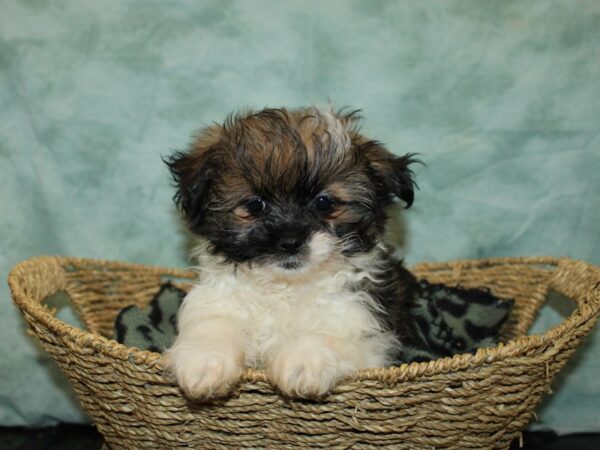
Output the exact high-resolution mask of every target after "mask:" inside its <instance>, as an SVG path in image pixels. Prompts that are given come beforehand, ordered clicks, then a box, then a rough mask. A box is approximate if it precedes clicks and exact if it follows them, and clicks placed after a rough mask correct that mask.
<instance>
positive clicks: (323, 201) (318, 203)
mask: <svg viewBox="0 0 600 450" xmlns="http://www.w3.org/2000/svg"><path fill="white" fill-rule="evenodd" d="M334 206H335V203H334V201H333V200H332V199H331V197H329V196H328V195H325V194H321V195H319V196H318V197H317V198H316V199H315V208H317V209H318V210H319V211H320V212H322V213H323V214H329V213H331V212H332V211H333V208H334Z"/></svg>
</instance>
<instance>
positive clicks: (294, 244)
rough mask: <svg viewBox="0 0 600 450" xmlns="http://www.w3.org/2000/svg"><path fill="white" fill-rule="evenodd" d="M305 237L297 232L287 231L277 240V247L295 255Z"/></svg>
mask: <svg viewBox="0 0 600 450" xmlns="http://www.w3.org/2000/svg"><path fill="white" fill-rule="evenodd" d="M302 241H303V237H302V236H300V235H298V234H296V233H286V234H284V235H283V236H281V237H280V238H279V240H278V241H277V248H278V249H279V250H281V251H283V252H285V253H288V254H290V255H294V254H296V253H298V250H300V247H301V246H302Z"/></svg>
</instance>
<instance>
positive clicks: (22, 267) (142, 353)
mask: <svg viewBox="0 0 600 450" xmlns="http://www.w3.org/2000/svg"><path fill="white" fill-rule="evenodd" d="M49 263H50V264H55V265H56V266H57V267H60V268H62V270H63V271H64V269H65V267H66V266H68V265H69V264H70V263H74V264H76V263H84V264H93V265H96V266H106V267H110V268H114V269H138V270H140V269H141V270H144V271H147V272H151V273H154V274H156V275H160V276H167V277H168V276H171V277H176V278H184V279H189V280H190V281H191V280H193V278H194V277H195V276H196V275H197V272H196V271H194V270H191V269H187V270H186V269H176V268H165V267H159V266H153V265H147V264H139V263H130V262H124V261H111V260H106V259H93V258H79V257H68V256H37V257H33V258H29V259H26V260H24V261H22V262H20V263H18V264H16V265H15V266H14V267H13V268H12V269H11V270H10V272H9V276H8V284H9V286H10V290H11V292H12V297H13V301H14V303H15V304H16V305H17V307H18V308H20V309H21V310H22V311H23V312H26V313H27V314H29V315H31V316H32V317H33V318H34V319H35V320H36V321H38V322H39V323H40V324H42V325H43V326H45V327H47V328H48V329H49V330H51V331H53V332H54V333H58V334H59V335H67V336H68V337H69V338H70V339H71V340H73V341H74V342H76V343H77V344H78V345H80V346H83V347H87V348H90V349H93V350H94V351H96V352H100V353H102V354H103V355H105V356H107V357H110V358H117V359H122V360H129V361H132V362H134V363H136V364H144V365H146V366H148V367H154V366H160V360H161V355H160V354H159V353H154V352H150V351H147V350H140V349H137V348H135V347H126V346H124V345H123V344H120V343H118V342H117V341H114V340H112V339H108V338H106V337H104V336H101V335H99V334H95V333H93V332H90V331H87V330H84V329H81V328H78V327H76V326H73V325H69V324H67V323H65V322H63V321H61V320H59V319H57V318H56V317H55V316H54V314H53V311H51V309H50V308H48V307H47V306H46V305H45V304H44V303H43V302H36V301H34V300H32V299H31V298H29V296H28V295H27V293H26V292H24V290H23V288H22V286H21V283H20V279H21V277H23V276H26V274H27V273H28V272H30V271H31V269H33V268H35V267H36V266H38V265H42V264H49ZM512 264H519V265H532V266H549V267H553V268H554V269H555V272H554V273H556V272H557V271H558V270H559V269H561V268H562V269H564V270H566V271H567V272H569V271H570V270H571V269H573V270H574V269H575V268H577V267H579V268H580V269H582V268H584V269H589V268H592V269H593V270H594V274H595V275H597V277H595V278H594V280H593V281H594V284H593V285H592V289H593V290H594V292H595V293H596V295H586V296H585V298H572V300H574V301H575V302H576V304H577V307H576V308H575V309H574V311H573V312H572V313H571V314H570V315H569V316H568V317H566V318H565V319H564V320H562V321H561V323H559V324H557V325H555V326H553V327H551V328H550V329H548V330H547V331H545V332H544V333H542V334H534V335H526V336H520V337H518V338H516V339H514V340H510V341H509V342H506V343H500V344H499V345H498V346H496V347H490V348H482V349H479V350H478V351H477V352H476V353H475V354H470V353H467V354H460V355H455V356H452V357H445V358H440V359H436V360H432V361H427V362H413V363H410V364H401V365H399V366H394V367H389V368H373V369H363V370H360V371H358V372H356V373H355V374H353V376H352V378H351V380H353V381H374V382H386V383H394V382H399V381H404V380H410V379H415V378H418V377H421V376H431V375H434V374H443V373H448V372H454V371H460V370H464V369H467V368H469V367H473V366H479V365H483V364H491V363H492V362H494V361H500V360H503V359H505V358H508V357H513V356H520V355H522V354H524V353H526V352H527V351H529V350H531V349H533V348H538V347H541V346H546V347H548V348H550V347H552V346H554V347H556V352H557V353H558V351H559V350H560V348H561V345H560V344H561V339H562V338H563V337H564V336H565V334H568V333H569V332H570V331H572V330H573V329H575V328H577V327H578V326H579V325H580V324H582V323H584V322H587V321H588V320H594V318H595V317H597V316H598V314H599V312H600V268H598V267H596V266H593V265H592V264H589V263H586V262H584V261H580V260H576V259H571V258H566V257H552V256H519V257H497V258H486V259H463V260H453V261H446V262H425V263H419V264H417V265H415V266H414V267H413V268H414V269H419V270H424V269H425V270H429V271H437V270H440V271H447V270H460V269H468V268H473V267H481V268H485V267H491V266H498V265H512ZM550 284H551V285H550V288H553V289H555V290H558V291H559V292H560V289H557V286H552V283H550ZM63 290H64V287H63V288H62V289H59V290H57V291H55V292H60V291H63ZM241 381H242V382H251V383H253V382H259V381H267V378H266V375H265V373H264V371H262V370H256V369H246V371H245V372H244V375H243V376H242V380H241Z"/></svg>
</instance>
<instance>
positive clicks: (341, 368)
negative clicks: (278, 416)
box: [267, 342, 352, 398]
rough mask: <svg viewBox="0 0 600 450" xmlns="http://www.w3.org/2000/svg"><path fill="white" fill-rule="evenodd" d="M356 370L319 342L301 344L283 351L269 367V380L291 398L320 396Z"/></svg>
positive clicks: (274, 358) (287, 347)
mask: <svg viewBox="0 0 600 450" xmlns="http://www.w3.org/2000/svg"><path fill="white" fill-rule="evenodd" d="M351 371H352V368H351V367H349V365H348V364H347V363H346V362H344V361H341V360H340V357H339V355H337V354H336V353H335V352H334V351H333V350H331V349H329V348H327V347H325V346H323V345H322V343H319V342H316V343H315V342H297V343H295V344H293V345H290V346H286V347H285V348H284V349H283V351H279V352H278V353H277V354H276V355H275V356H274V357H273V358H272V359H271V360H270V362H269V364H268V365H267V375H268V377H269V379H270V380H271V381H272V382H273V383H274V384H275V385H276V386H277V387H278V388H279V389H280V390H281V392H283V393H284V394H286V395H288V396H290V397H301V398H307V397H320V396H322V395H324V394H326V393H327V392H328V391H329V390H330V389H331V388H332V387H333V386H334V385H335V384H336V382H338V381H339V380H340V379H341V378H343V377H345V376H346V375H348V374H349V373H350V372H351Z"/></svg>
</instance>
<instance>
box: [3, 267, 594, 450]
mask: <svg viewBox="0 0 600 450" xmlns="http://www.w3.org/2000/svg"><path fill="white" fill-rule="evenodd" d="M413 270H414V272H415V273H416V274H417V275H419V276H421V277H425V278H427V279H429V280H431V281H433V282H443V283H448V284H461V285H463V286H466V287H476V286H487V287H489V288H491V290H492V291H493V292H494V293H495V294H497V295H499V296H503V297H511V298H515V299H516V304H515V306H514V309H513V312H512V314H511V319H510V320H509V321H508V322H507V323H506V326H505V327H504V330H503V338H504V339H505V340H506V341H507V343H506V344H501V345H500V346H498V347H496V348H492V349H481V350H479V351H478V352H477V354H475V355H470V354H465V355H458V356H455V357H453V358H445V359H440V360H435V361H431V362H427V363H413V364H409V365H407V364H405V365H402V366H400V367H393V368H389V369H370V370H363V371H361V372H359V373H358V374H356V376H355V377H353V378H352V379H349V380H347V381H345V382H343V383H342V384H340V385H339V386H337V388H336V389H335V390H334V391H333V392H332V393H331V395H329V396H328V397H327V398H325V399H324V400H323V401H319V402H313V401H301V400H299V401H294V400H288V399H284V398H282V397H281V396H280V395H278V394H277V393H276V392H274V391H273V389H272V387H271V386H270V384H269V383H268V381H267V379H266V378H265V375H264V373H263V372H261V371H255V370H248V371H246V372H245V374H244V376H243V379H242V382H241V384H240V385H239V386H238V388H237V389H236V390H235V392H234V393H233V395H232V396H231V397H230V398H229V399H227V400H223V401H219V402H216V403H213V404H193V403H189V402H187V401H186V400H185V398H184V397H182V395H181V393H180V391H179V389H178V388H177V386H176V385H174V384H173V383H171V382H169V381H168V380H166V379H165V378H163V376H162V375H161V369H160V366H159V358H160V356H159V355H158V354H156V353H152V352H148V351H139V350H136V349H132V348H126V347H124V346H123V345H121V344H118V343H117V342H115V341H113V340H110V339H109V336H110V335H111V334H112V329H113V321H114V318H115V315H116V314H117V313H118V311H119V310H120V309H121V308H123V307H125V306H127V305H130V304H132V303H136V304H138V305H143V304H145V303H146V302H148V301H149V299H150V298H151V296H152V295H153V294H154V293H155V292H156V290H157V287H158V285H159V283H161V282H162V281H164V280H165V279H173V278H175V279H180V280H179V282H180V283H183V284H185V283H189V281H190V279H191V278H193V276H194V274H193V273H190V272H186V271H182V270H176V269H163V268H156V267H149V266H142V265H134V264H126V263H117V262H108V261H98V260H89V259H77V258H62V257H39V258H35V259H31V260H28V261H24V262H22V263H20V264H18V265H17V266H16V267H14V268H13V270H12V271H11V273H10V275H9V284H10V288H11V291H12V295H13V298H14V301H15V303H16V305H17V306H18V307H19V308H20V309H21V311H22V312H23V315H24V316H25V320H26V321H27V323H28V325H29V328H30V329H31V331H32V333H33V334H34V335H35V337H36V338H37V339H38V340H39V342H40V343H41V345H42V346H43V347H44V348H45V349H46V350H47V351H48V352H50V354H52V356H53V357H54V358H55V359H56V361H57V362H58V364H59V365H60V367H61V368H62V370H63V371H64V372H65V373H66V374H67V375H68V376H69V378H70V379H71V382H72V383H73V386H74V388H75V391H76V392H77V394H78V397H79V400H80V402H81V404H82V406H83V408H84V409H85V410H86V411H87V413H88V414H89V415H90V416H91V418H92V419H93V421H94V422H95V424H96V425H97V427H98V430H99V431H100V432H101V433H102V434H103V436H104V438H105V440H106V442H107V446H110V448H112V449H117V448H146V447H147V448H161V449H167V448H194V447H195V448H206V449H209V448H210V449H213V448H214V449H224V448H228V449H230V448H236V449H237V448H290V449H291V448H298V447H299V448H352V449H364V448H394V449H403V448H456V449H466V448H477V449H482V448H507V447H508V446H509V445H510V442H511V441H512V440H513V439H514V438H516V437H519V436H520V431H521V430H522V429H523V427H525V426H526V425H527V423H528V422H529V421H530V419H531V418H532V415H533V414H534V409H535V407H536V405H537V404H538V403H539V401H540V399H541V397H542V395H543V394H544V393H547V392H549V390H550V383H551V381H552V379H553V378H554V376H555V375H556V373H557V372H558V371H559V370H560V369H561V368H562V367H563V366H564V365H565V363H566V362H567V360H568V359H569V357H570V356H571V354H572V353H573V351H574V350H575V348H576V347H577V345H578V344H579V342H580V339H581V338H582V337H583V336H584V335H586V334H587V333H589V331H590V330H591V328H592V327H593V325H594V323H595V321H596V320H597V318H598V315H599V307H600V268H598V267H595V266H592V265H589V264H586V263H584V262H581V261H574V260H570V259H556V258H548V257H542V258H504V259H493V260H476V261H457V262H451V263H435V264H420V265H418V266H417V267H415V268H414V269H413ZM550 290H556V291H558V292H560V293H562V294H564V295H566V296H567V297H569V298H571V299H573V300H574V301H575V302H576V303H577V309H575V311H574V312H573V313H572V315H571V316H570V317H568V318H567V319H565V320H564V322H562V323H561V324H560V325H558V326H555V327H553V328H552V329H550V330H549V331H547V332H546V333H544V334H543V335H534V336H526V335H525V334H526V332H527V329H528V328H529V326H530V325H531V323H532V321H533V319H534V316H535V314H536V312H537V311H538V309H539V308H540V306H541V305H542V304H543V303H544V301H545V299H546V296H547V293H548V292H549V291H550ZM60 291H65V292H66V293H67V294H69V296H70V297H71V299H72V301H73V303H74V306H75V309H76V311H77V313H78V314H79V315H80V317H81V318H82V320H83V321H84V322H85V324H86V325H87V328H88V329H89V330H90V331H84V330H81V329H77V328H74V327H72V326H70V325H67V324H65V323H63V322H61V321H59V320H57V319H56V318H55V317H54V312H55V311H53V310H52V309H51V308H48V307H47V306H46V305H44V303H43V301H44V299H45V298H46V297H47V296H48V295H50V294H53V293H56V292H60ZM107 448H108V447H107Z"/></svg>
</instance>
